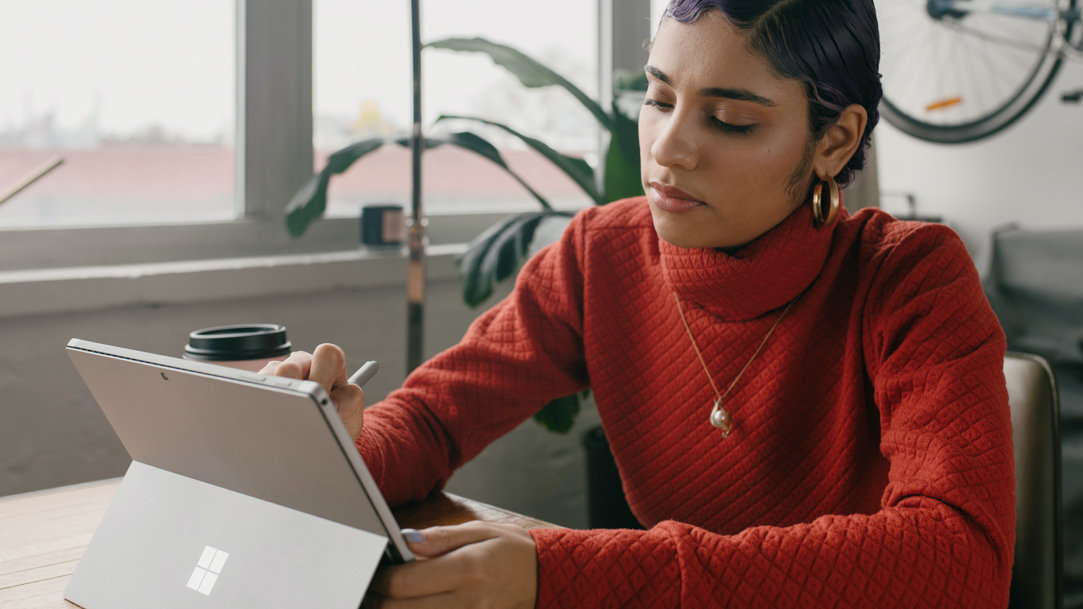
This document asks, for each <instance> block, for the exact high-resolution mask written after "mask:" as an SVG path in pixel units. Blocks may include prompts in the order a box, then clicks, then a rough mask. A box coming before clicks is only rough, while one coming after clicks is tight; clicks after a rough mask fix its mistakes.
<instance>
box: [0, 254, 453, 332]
mask: <svg viewBox="0 0 1083 609" xmlns="http://www.w3.org/2000/svg"><path fill="white" fill-rule="evenodd" d="M465 249H466V246H465V245H464V244H455V245H437V246H429V247H428V249H427V251H426V257H425V263H426V264H425V267H426V280H427V281H434V280H451V279H455V278H457V277H458V269H457V267H456V265H455V258H456V256H457V255H458V254H460V253H461V252H463V251H465ZM405 281H406V257H405V250H402V249H397V250H391V251H376V250H351V251H340V252H327V253H314V254H294V255H275V256H254V257H245V258H223V259H213V260H199V261H185V262H161V263H151V264H134V265H110V266H91V267H70V268H55V269H43V270H33V271H7V272H0V292H2V293H3V294H4V298H3V299H2V300H0V318H4V317H17V316H26V315H42V314H50V313H74V312H81V311H91V310H97V309H104V308H115V307H123V306H131V305H168V304H182V303H194V302H204V301H209V300H229V299H240V298H251V297H263V296H283V295H290V294H303V293H315V292H320V291H325V290H330V289H335V288H350V289H356V288H373V287H379V286H394V285H398V284H405Z"/></svg>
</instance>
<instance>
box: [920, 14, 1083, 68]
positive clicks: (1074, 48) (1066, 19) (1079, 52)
mask: <svg viewBox="0 0 1083 609" xmlns="http://www.w3.org/2000/svg"><path fill="white" fill-rule="evenodd" d="M926 10H927V11H928V12H929V15H930V16H931V17H932V18H933V19H936V20H943V19H944V18H945V17H950V18H952V19H954V20H956V22H957V23H956V24H955V27H957V28H958V29H959V30H961V31H965V32H967V33H969V34H971V35H975V36H979V37H981V38H985V39H987V40H992V41H996V42H1000V43H1003V44H1010V45H1017V46H1018V45H1019V43H1018V42H1016V41H1012V40H1008V39H1001V38H998V37H996V36H993V35H990V34H988V33H983V32H974V31H972V30H970V29H968V28H966V27H964V26H963V25H961V24H959V23H958V20H960V19H962V18H963V17H965V16H966V15H968V14H970V13H989V14H994V15H1004V16H1007V17H1017V18H1021V19H1029V20H1032V21H1044V22H1046V23H1049V24H1054V23H1057V22H1061V23H1065V24H1068V25H1069V26H1071V27H1073V28H1074V26H1076V25H1080V24H1083V11H1081V10H1080V9H1078V8H1070V9H1058V8H1055V7H1051V6H1038V5H1034V4H1013V3H1010V2H995V1H990V0H928V1H927V2H926ZM1054 42H1055V46H1054V47H1052V48H1049V49H1048V50H1047V51H1046V52H1047V53H1049V54H1056V55H1061V56H1064V57H1068V58H1069V59H1073V60H1077V61H1078V60H1081V59H1083V38H1081V39H1079V40H1076V41H1075V42H1065V41H1063V40H1061V39H1060V38H1057V39H1056V40H1055V41H1054ZM1032 48H1039V47H1032Z"/></svg>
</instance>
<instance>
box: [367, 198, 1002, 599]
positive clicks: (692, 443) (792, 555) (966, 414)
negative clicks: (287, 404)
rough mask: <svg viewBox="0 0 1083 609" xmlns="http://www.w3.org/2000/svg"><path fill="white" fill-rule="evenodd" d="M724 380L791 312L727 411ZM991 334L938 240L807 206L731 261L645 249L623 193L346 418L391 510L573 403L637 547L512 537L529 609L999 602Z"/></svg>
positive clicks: (876, 215) (882, 221)
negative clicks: (533, 603)
mask: <svg viewBox="0 0 1083 609" xmlns="http://www.w3.org/2000/svg"><path fill="white" fill-rule="evenodd" d="M675 292H676V293H679V294H680V296H681V301H682V303H683V306H684V310H685V315H686V317H687V319H688V323H689V325H690V327H691V330H692V332H693V334H694V335H695V337H696V341H697V343H698V345H699V347H700V349H701V350H702V352H703V356H704V358H705V360H706V362H707V365H708V367H709V369H710V371H711V374H712V375H713V376H714V378H715V381H716V383H717V384H718V385H719V386H720V387H722V388H724V387H726V386H728V385H729V383H730V382H731V381H732V379H733V378H734V377H735V376H736V375H737V373H738V371H739V370H740V369H741V368H742V367H743V366H744V365H745V363H746V362H747V361H748V359H749V357H750V356H751V354H752V352H753V351H754V350H755V348H756V346H757V345H758V344H759V342H760V341H761V340H762V338H763V337H764V335H765V334H766V332H767V330H768V329H769V328H770V327H771V325H772V324H773V323H774V322H775V320H776V319H777V318H778V315H779V312H780V311H781V308H782V307H784V306H785V305H786V304H787V303H789V302H791V301H793V302H794V304H793V306H792V307H791V309H790V311H789V312H788V314H787V315H786V317H785V318H784V319H783V321H782V322H781V324H780V325H779V326H778V328H777V329H776V330H775V332H774V334H773V335H772V337H771V338H770V340H769V341H768V343H767V344H766V347H765V348H764V350H763V352H762V353H761V354H760V355H759V356H758V357H757V358H756V360H755V362H754V363H753V364H752V365H751V366H750V367H749V368H748V370H747V372H745V374H744V376H743V377H741V379H740V381H739V382H738V383H737V384H736V385H735V386H734V388H733V391H732V392H731V393H730V395H729V396H728V399H727V404H726V407H727V409H728V410H729V412H730V413H731V415H732V417H733V432H732V433H731V434H730V436H729V437H728V438H726V439H723V438H722V437H721V435H720V434H719V432H718V431H717V430H715V429H713V428H712V427H711V426H710V425H709V423H708V415H709V412H710V407H711V403H712V402H713V400H714V397H715V396H714V392H713V390H712V389H711V386H710V383H709V382H708V380H707V377H706V375H705V374H704V371H703V369H702V367H701V365H700V363H699V360H698V359H697V357H696V354H695V352H694V350H693V348H692V345H691V342H690V341H689V338H688V336H687V334H686V332H685V328H684V326H683V325H682V323H681V320H680V317H679V315H678V311H677V307H676V303H675V301H674V293H675ZM1004 350H1005V343H1004V336H1003V333H1002V332H1001V330H1000V326H999V324H998V323H997V320H996V318H995V316H994V315H993V313H992V311H991V310H990V308H989V305H988V303H987V302H986V300H985V297H984V295H983V293H982V290H981V287H980V284H979V280H978V276H977V273H976V271H975V269H974V266H973V264H972V262H971V260H970V258H969V256H968V255H967V253H966V250H965V248H964V246H963V244H962V242H961V241H960V240H959V239H958V237H957V236H956V235H955V234H954V233H952V232H951V231H950V230H949V229H947V228H945V227H943V226H938V225H926V224H917V223H908V222H900V221H896V220H894V219H892V218H891V217H890V216H888V215H886V214H884V213H882V212H879V211H877V210H862V211H861V212H859V213H857V214H855V215H854V216H849V215H846V214H843V215H842V216H841V218H840V219H839V221H837V222H836V223H835V224H834V225H832V226H831V227H828V228H825V229H816V228H814V227H813V225H812V221H811V217H810V212H809V210H808V208H807V206H806V207H803V208H801V209H799V210H798V211H797V212H795V213H794V214H793V215H791V216H790V217H789V218H787V219H786V220H784V221H783V222H782V223H781V224H779V225H778V226H776V227H775V228H773V229H772V230H771V231H769V232H768V233H767V234H765V235H764V236H762V237H760V238H759V239H757V240H756V241H754V242H753V243H751V244H749V245H747V246H745V247H744V248H741V249H740V250H738V251H736V252H733V253H723V252H718V251H714V250H687V249H680V248H676V247H673V246H671V245H669V244H666V243H664V242H660V240H659V239H658V237H657V235H656V233H655V232H654V229H653V225H652V223H651V217H650V212H649V208H648V207H647V204H646V202H645V200H644V199H643V198H636V199H631V200H626V201H622V202H618V203H613V204H610V205H607V206H604V207H595V208H591V209H588V210H585V211H583V212H581V213H580V214H579V215H578V216H577V217H576V218H575V220H574V221H573V222H572V224H571V225H570V227H569V228H568V230H567V231H566V233H565V235H564V237H563V238H562V239H561V241H560V242H558V243H556V244H554V245H552V246H550V247H549V248H547V249H546V250H544V251H543V252H542V253H541V254H539V255H538V256H536V257H534V258H533V259H532V260H531V261H530V262H529V263H528V264H527V266H526V267H525V268H524V270H523V271H522V273H521V274H520V277H519V280H518V283H517V285H516V289H515V290H514V291H513V293H512V294H511V295H510V296H509V297H508V298H507V299H506V300H504V301H503V302H501V303H499V304H497V305H496V306H494V307H493V308H492V309H490V310H489V311H488V312H486V313H485V314H483V315H482V316H480V317H479V318H478V320H477V321H476V322H475V323H474V324H473V325H472V326H471V328H470V330H469V331H468V333H467V335H466V336H465V337H464V339H463V341H462V342H461V343H460V344H459V345H457V346H455V347H453V348H451V349H449V350H447V351H445V352H444V353H442V354H440V355H439V356H437V357H436V358H434V359H433V360H431V361H430V362H428V363H427V364H425V365H424V366H422V367H421V368H419V369H418V370H417V371H415V372H414V373H413V374H411V375H410V377H409V378H408V379H407V380H406V383H405V384H404V386H403V388H402V389H400V390H398V391H396V392H393V393H392V394H391V395H390V396H388V399H387V400H386V401H385V402H383V403H380V404H377V405H375V406H373V407H372V408H370V409H369V410H368V411H366V423H365V430H364V431H363V432H362V435H361V437H360V438H359V440H358V447H359V449H360V450H361V452H362V454H363V456H364V458H365V460H366V462H367V463H368V464H369V466H370V468H371V469H372V471H373V474H374V476H375V477H376V478H377V480H378V482H379V484H380V486H381V488H382V489H384V491H385V492H386V493H387V495H388V498H389V501H391V502H392V503H398V502H402V501H406V500H410V499H416V498H420V497H423V496H425V495H426V494H427V493H429V492H431V491H432V490H433V489H434V488H439V487H440V486H442V485H443V484H444V483H445V482H446V480H447V479H448V478H449V477H450V476H451V474H452V473H453V472H454V470H455V469H456V468H457V467H458V466H459V465H461V464H462V463H463V462H465V461H466V460H468V459H470V458H471V457H473V456H474V455H476V454H477V453H478V452H480V451H481V449H482V448H484V447H485V446H486V445H487V444H488V443H489V442H490V441H492V440H493V439H494V438H496V437H498V436H499V435H501V434H503V433H505V432H507V431H508V430H510V429H512V428H513V427H514V426H515V425H517V424H518V423H520V422H521V421H523V420H524V419H525V418H527V417H529V416H530V415H532V414H533V413H534V412H536V411H537V410H538V409H539V408H540V407H541V406H542V405H544V404H545V403H546V402H548V401H549V400H550V399H551V398H553V397H557V396H561V395H566V394H569V393H571V392H573V391H576V390H579V389H582V388H585V387H587V386H589V387H591V388H592V389H593V391H594V396H595V400H596V402H597V404H598V409H599V412H600V414H601V418H602V421H603V424H604V425H605V428H606V432H607V436H608V437H609V440H610V444H611V446H612V448H613V452H614V456H615V458H616V460H617V464H618V467H619V469H620V473H621V477H622V479H623V482H624V487H625V490H626V494H627V495H628V499H629V503H630V505H631V507H632V510H633V512H634V513H635V514H636V516H637V517H638V518H639V520H640V521H641V522H642V523H643V524H644V525H645V526H646V527H647V530H643V531H632V530H604V531H599V530H594V531H579V530H568V529H555V530H535V531H533V533H532V534H533V536H534V539H535V541H536V542H537V546H538V559H539V573H538V575H539V587H538V602H537V606H538V607H748V608H752V607H763V608H768V607H771V608H787V607H795V608H796V607H801V608H808V607H852V608H856V607H875V608H889V607H910V608H917V607H928V608H933V607H937V608H940V607H953V608H954V607H983V608H984V607H1005V606H1006V605H1007V595H1008V584H1009V580H1010V574H1011V564H1012V548H1013V543H1014V525H1015V522H1014V521H1015V514H1014V505H1015V503H1014V497H1013V492H1014V479H1013V465H1012V441H1011V423H1010V419H1009V410H1008V405H1007V393H1006V390H1005V385H1004V378H1003V372H1002V365H1003V356H1004Z"/></svg>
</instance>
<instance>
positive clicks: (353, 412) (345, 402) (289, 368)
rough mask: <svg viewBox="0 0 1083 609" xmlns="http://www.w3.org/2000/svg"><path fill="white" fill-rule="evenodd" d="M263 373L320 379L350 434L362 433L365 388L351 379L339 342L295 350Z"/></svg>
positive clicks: (318, 380) (261, 371) (307, 379)
mask: <svg viewBox="0 0 1083 609" xmlns="http://www.w3.org/2000/svg"><path fill="white" fill-rule="evenodd" d="M260 373H261V374H270V375H274V376H284V377H287V378H292V379H298V380H303V381H315V382H317V383H319V384H320V385H321V386H322V387H323V389H324V391H326V392H327V394H328V395H329V396H331V400H332V401H334V403H335V408H336V410H338V416H339V417H341V418H342V422H343V423H344V424H345V425H346V430H347V431H348V432H349V433H350V437H351V438H353V439H357V436H358V435H359V434H360V433H361V427H362V425H363V421H362V413H363V412H364V409H365V392H364V391H362V390H361V388H360V387H358V386H357V385H354V384H353V383H350V382H349V381H348V380H347V378H346V354H345V353H343V352H342V349H341V348H340V347H338V346H337V345H332V344H330V343H324V344H322V345H320V346H318V347H316V348H315V349H313V350H312V353H306V352H305V351H294V352H293V353H290V355H289V357H287V358H286V359H284V360H282V361H278V362H270V363H269V364H267V365H266V366H264V367H263V369H262V370H260Z"/></svg>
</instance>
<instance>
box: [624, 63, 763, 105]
mask: <svg viewBox="0 0 1083 609" xmlns="http://www.w3.org/2000/svg"><path fill="white" fill-rule="evenodd" d="M643 69H644V70H645V71H646V72H647V74H650V75H651V76H653V77H655V78H657V79H658V80H660V81H662V82H664V83H666V84H667V85H672V84H673V83H672V82H670V80H669V77H668V76H666V74H665V72H663V71H661V70H659V69H658V68H656V67H654V66H652V65H650V64H647V65H646V66H644V68H643ZM699 94H700V95H702V96H704V97H722V98H726V99H735V100H738V101H749V102H753V103H756V104H760V105H761V106H774V105H775V102H774V101H773V100H771V99H768V98H766V97H764V96H762V95H757V94H755V93H753V92H752V91H749V90H748V89H734V88H730V87H707V88H706V89H700V91H699Z"/></svg>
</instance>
